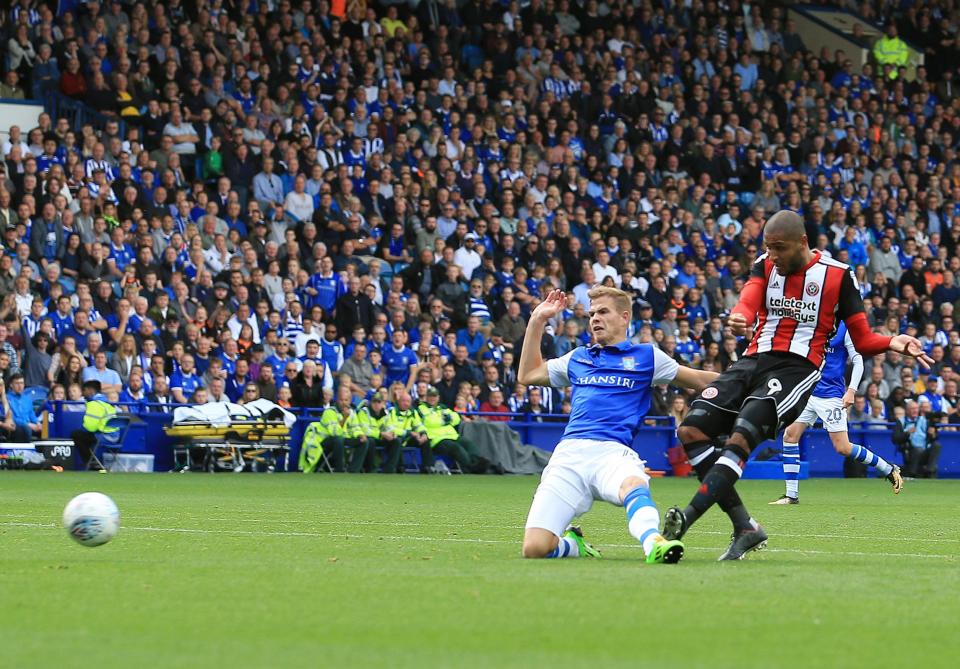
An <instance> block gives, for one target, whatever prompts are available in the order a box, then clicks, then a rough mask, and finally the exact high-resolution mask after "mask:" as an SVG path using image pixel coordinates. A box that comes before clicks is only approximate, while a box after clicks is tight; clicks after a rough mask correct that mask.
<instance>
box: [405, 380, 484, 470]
mask: <svg viewBox="0 0 960 669" xmlns="http://www.w3.org/2000/svg"><path fill="white" fill-rule="evenodd" d="M417 415H418V416H419V418H420V420H421V422H422V423H423V428H424V430H425V431H426V433H427V438H428V440H429V442H428V443H427V444H426V445H425V446H423V447H421V449H420V452H421V454H422V455H423V470H424V471H426V472H429V471H431V470H432V469H433V466H434V461H435V454H440V455H444V456H446V457H449V458H453V459H454V460H455V461H456V462H457V464H458V465H460V469H461V471H463V473H464V474H485V473H486V472H487V468H488V467H489V466H490V461H489V460H487V459H486V458H482V457H480V453H479V451H478V450H477V447H476V446H474V445H473V444H472V443H470V442H469V441H467V440H466V439H464V438H463V437H461V436H460V433H459V432H458V431H457V426H458V425H460V421H461V418H460V414H458V413H457V412H456V411H454V410H453V409H448V408H447V407H445V406H443V405H442V404H440V393H439V392H438V391H437V389H436V388H434V387H433V386H431V387H430V389H429V390H428V391H427V398H426V402H422V403H420V404H419V405H418V406H417Z"/></svg>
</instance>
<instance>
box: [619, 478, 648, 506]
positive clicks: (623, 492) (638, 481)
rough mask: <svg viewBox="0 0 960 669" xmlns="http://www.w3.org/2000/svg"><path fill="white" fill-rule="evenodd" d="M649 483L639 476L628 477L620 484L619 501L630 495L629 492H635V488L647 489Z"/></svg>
mask: <svg viewBox="0 0 960 669" xmlns="http://www.w3.org/2000/svg"><path fill="white" fill-rule="evenodd" d="M649 487H650V483H649V482H648V481H647V480H646V479H643V478H640V477H639V476H628V477H627V478H625V479H624V480H623V483H621V484H620V499H621V500H623V498H625V497H626V496H627V495H629V494H630V491H631V490H636V489H637V488H649Z"/></svg>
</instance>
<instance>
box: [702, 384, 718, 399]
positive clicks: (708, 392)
mask: <svg viewBox="0 0 960 669" xmlns="http://www.w3.org/2000/svg"><path fill="white" fill-rule="evenodd" d="M719 394H720V391H719V390H717V389H716V388H714V387H713V386H710V387H709V388H704V389H703V392H702V393H701V396H702V397H703V399H705V400H712V399H713V398H714V397H716V396H717V395H719Z"/></svg>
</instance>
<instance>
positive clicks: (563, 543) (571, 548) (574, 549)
mask: <svg viewBox="0 0 960 669" xmlns="http://www.w3.org/2000/svg"><path fill="white" fill-rule="evenodd" d="M546 557H548V558H566V557H580V547H579V546H578V545H577V542H576V541H574V540H573V539H568V538H567V537H560V543H558V544H557V547H556V548H554V549H553V550H552V551H550V552H549V553H547V555H546Z"/></svg>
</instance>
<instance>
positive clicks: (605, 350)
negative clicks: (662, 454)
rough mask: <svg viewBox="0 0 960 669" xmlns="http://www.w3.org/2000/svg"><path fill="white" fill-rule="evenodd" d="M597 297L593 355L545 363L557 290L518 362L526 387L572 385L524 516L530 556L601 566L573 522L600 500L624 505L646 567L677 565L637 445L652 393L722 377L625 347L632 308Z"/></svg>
mask: <svg viewBox="0 0 960 669" xmlns="http://www.w3.org/2000/svg"><path fill="white" fill-rule="evenodd" d="M588 297H589V298H590V325H589V327H590V333H591V334H592V335H593V341H594V342H595V343H594V344H593V345H592V346H589V347H587V346H578V347H577V348H575V349H573V350H572V351H570V352H569V353H567V354H566V355H565V356H563V357H562V358H555V359H553V360H549V361H547V362H544V360H543V359H542V358H541V357H540V341H541V338H542V337H543V332H544V328H545V326H546V324H547V322H548V321H549V320H550V319H552V318H555V317H556V316H557V315H558V314H559V313H560V312H561V311H562V310H563V309H564V307H565V306H566V296H565V295H564V294H563V292H562V291H559V290H554V291H552V292H551V293H550V294H549V295H548V296H547V298H546V300H545V301H543V302H542V303H540V305H538V306H537V308H536V309H534V311H533V313H532V314H531V315H530V321H529V322H528V324H527V331H526V334H525V336H524V344H523V349H522V351H521V354H520V370H519V381H520V383H523V384H525V385H527V386H553V387H563V386H572V388H573V392H572V396H571V405H572V406H571V412H570V418H569V421H568V422H567V426H566V429H565V430H564V432H563V438H562V439H561V441H560V443H559V444H557V447H556V449H555V450H554V452H553V455H552V456H551V458H550V463H549V464H548V465H547V468H546V469H544V471H543V475H542V477H541V479H540V485H539V486H538V488H537V492H536V495H534V498H533V504H532V505H531V507H530V513H529V515H528V516H527V522H526V530H525V532H524V536H523V556H524V557H528V558H558V557H583V556H591V557H600V554H599V552H598V551H597V550H596V549H594V548H593V547H592V546H590V544H588V543H586V542H585V541H584V539H583V534H582V532H581V531H580V529H579V528H576V527H571V526H570V522H571V521H572V520H573V519H574V518H575V517H576V516H579V515H581V514H583V513H586V511H588V510H589V509H590V507H591V506H592V505H593V502H594V500H595V499H600V500H603V501H605V502H609V503H611V504H614V505H616V506H623V507H624V508H625V510H626V514H627V528H628V530H629V532H630V534H631V535H633V536H634V537H635V538H636V539H637V540H638V541H639V542H640V544H641V545H642V546H643V550H644V553H645V554H646V556H647V562H649V563H675V562H678V561H679V560H680V558H681V557H683V544H682V543H680V542H679V541H668V540H667V539H664V537H663V536H662V535H661V534H660V531H659V527H660V514H659V512H658V511H657V507H656V506H655V505H654V503H653V500H652V499H651V498H650V487H649V484H650V478H649V476H647V473H646V471H645V469H644V463H643V460H641V459H640V458H639V456H638V455H637V454H636V452H634V451H633V449H632V448H631V445H632V444H633V441H634V438H635V437H636V435H637V431H638V430H639V428H640V425H641V424H642V422H643V419H644V418H645V417H646V415H647V412H648V411H649V409H650V387H651V386H653V385H658V384H661V383H673V384H674V385H678V386H682V387H685V388H692V389H694V390H699V389H701V388H704V387H705V386H706V385H707V384H708V383H710V382H711V381H713V380H714V379H715V378H716V377H717V374H715V373H714V372H705V371H699V370H694V369H690V368H689V367H681V366H680V365H678V364H677V362H676V361H674V360H673V359H672V358H669V357H668V356H667V355H666V354H665V353H663V352H662V351H660V350H659V349H658V348H656V347H654V346H653V345H651V344H633V343H631V342H630V341H629V340H628V339H627V336H626V335H627V326H629V324H630V314H631V306H632V305H631V299H630V296H629V295H627V293H625V292H623V291H622V290H619V289H617V288H612V287H606V286H597V287H594V288H592V289H591V290H590V291H589V293H588Z"/></svg>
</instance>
